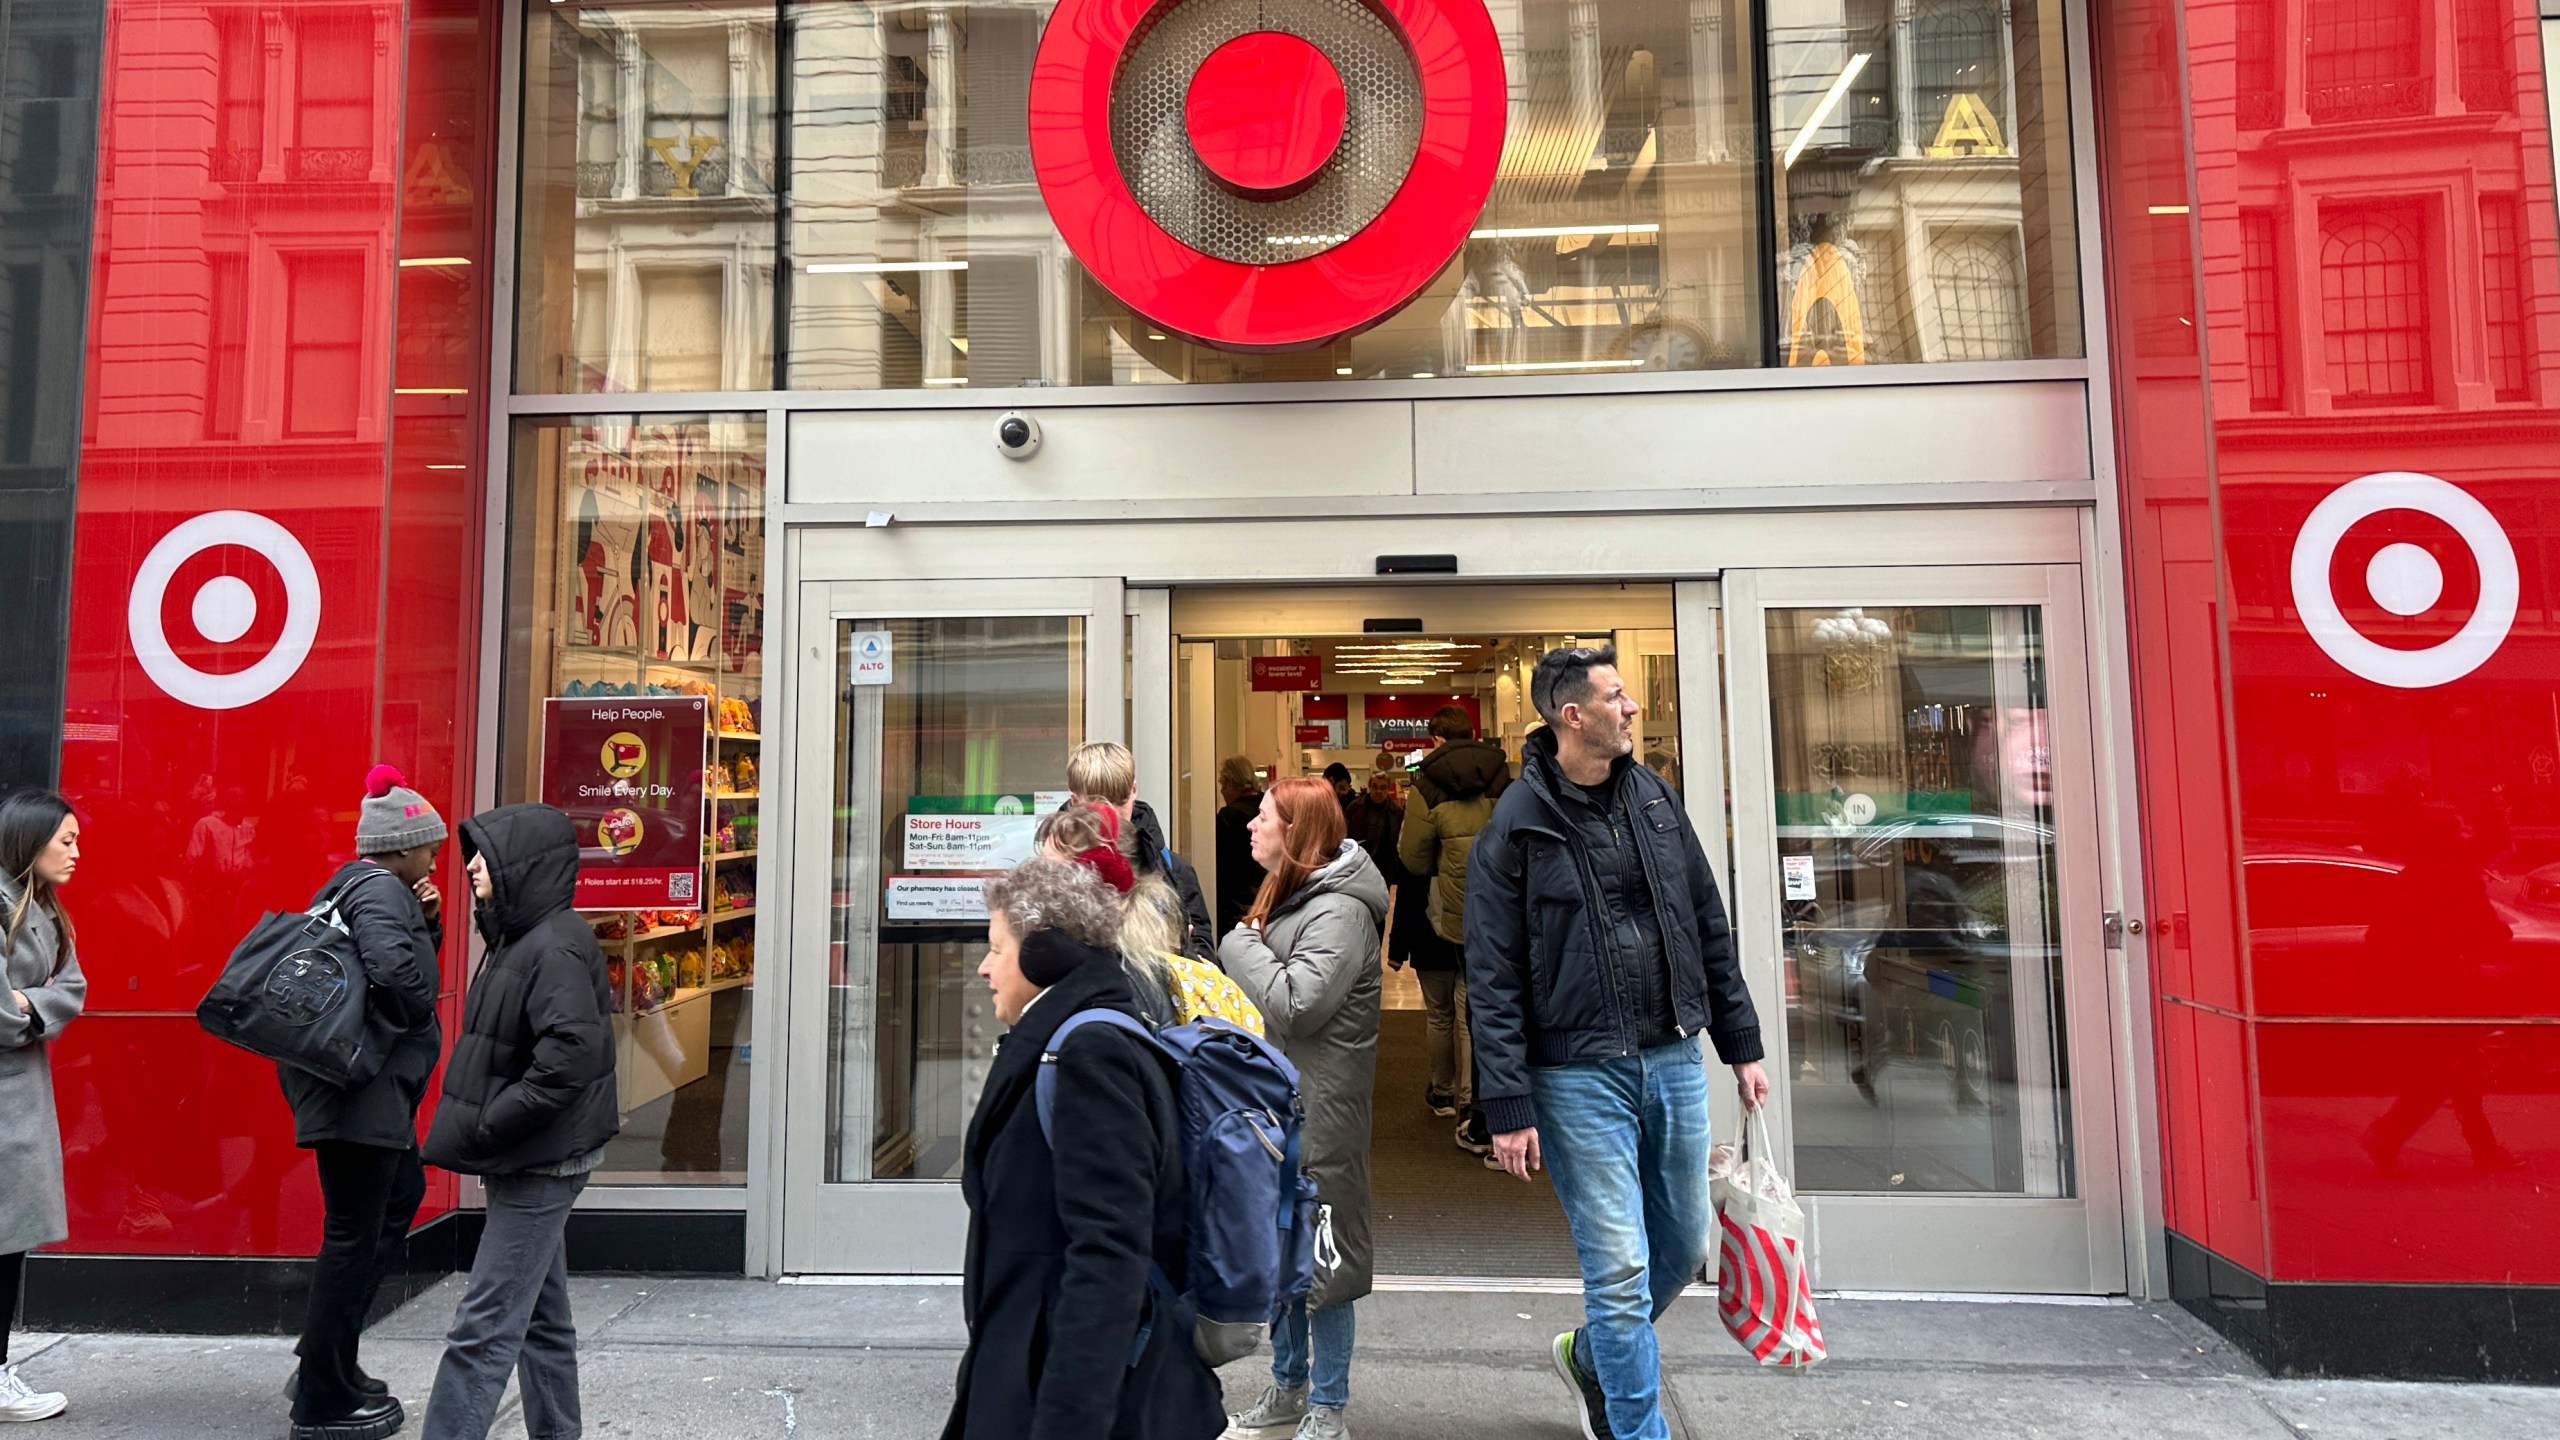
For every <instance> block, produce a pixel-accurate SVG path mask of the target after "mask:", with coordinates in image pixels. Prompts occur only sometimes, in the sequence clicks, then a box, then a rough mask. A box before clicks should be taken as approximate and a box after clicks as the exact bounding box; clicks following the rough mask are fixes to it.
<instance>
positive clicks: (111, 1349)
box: [17, 1276, 2560, 1440]
mask: <svg viewBox="0 0 2560 1440" xmlns="http://www.w3.org/2000/svg"><path fill="white" fill-rule="evenodd" d="M460 1283H461V1282H460V1281H459V1280H448V1281H446V1282H445V1283H444V1284H443V1285H441V1286H439V1287H438V1288H437V1289H435V1290H432V1291H430V1292H428V1293H427V1294H425V1295H423V1296H421V1297H419V1298H418V1299H417V1300H416V1301H414V1302H413V1303H411V1304H409V1305H408V1306H406V1307H404V1308H403V1309H401V1310H400V1311H399V1312H397V1313H396V1314H394V1315H392V1316H390V1317H389V1318H387V1319H385V1320H384V1321H383V1322H382V1323H381V1324H379V1325H377V1326H375V1327H374V1329H373V1330H372V1331H371V1333H370V1334H369V1335H368V1337H367V1339H366V1342H365V1354H364V1359H365V1364H366V1367H367V1368H368V1369H370V1370H372V1371H373V1373H375V1374H377V1375H379V1376H381V1377H382V1378H383V1379H385V1380H388V1381H390V1382H391V1384H392V1386H393V1388H394V1391H395V1393H397V1394H399V1395H400V1396H402V1397H403V1398H404V1399H406V1400H408V1401H409V1402H410V1403H411V1405H412V1407H413V1408H412V1410H411V1412H410V1413H411V1420H410V1424H409V1427H408V1428H407V1429H406V1430H404V1431H403V1432H402V1433H403V1434H404V1435H414V1434H416V1433H417V1423H418V1411H417V1408H415V1407H418V1406H421V1405H423V1403H424V1401H425V1399H426V1395H427V1389H428V1383H429V1380H430V1378H431V1377H432V1376H433V1374H434V1371H435V1364H436V1357H437V1354H438V1352H439V1349H440V1337H441V1336H442V1334H443V1331H444V1327H445V1324H446V1322H447V1321H448V1320H449V1319H450V1318H451V1315H452V1311H453V1304H454V1300H455V1297H456V1294H457V1291H458V1288H459V1286H460ZM573 1289H574V1291H575V1301H576V1307H577V1316H578V1330H579V1334H580V1336H581V1337H582V1342H583V1343H582V1348H581V1353H580V1361H581V1369H582V1372H583V1374H582V1378H583V1389H584V1392H585V1397H586V1417H587V1434H588V1435H589V1436H594V1437H622V1436H633V1437H653V1440H654V1437H668V1440H695V1437H699V1440H749V1437H754V1440H767V1437H771V1440H856V1437H873V1436H878V1437H891V1440H917V1437H931V1436H936V1435H939V1434H940V1433H941V1429H942V1421H943V1416H944V1413H945V1409H946V1407H947V1406H948V1404H949V1401H950V1394H951V1375H952V1370H953V1367H954V1366H955V1365H956V1363H957V1362H958V1359H959V1351H960V1347H961V1343H962V1338H963V1337H962V1328H961V1324H960V1306H959V1291H958V1289H957V1288H956V1287H954V1286H950V1285H921V1286H920V1285H825V1284H811V1285H776V1284H771V1283H767V1282H764V1281H754V1280H695V1279H661V1278H652V1277H645V1276H596V1277H580V1278H578V1279H577V1280H576V1281H574V1282H573ZM1822 1314H1823V1331H1824V1334H1825V1336H1826V1338H1827V1339H1828V1340H1829V1342H1830V1345H1831V1354H1832V1359H1831V1361H1830V1363H1829V1364H1827V1365H1825V1366H1823V1367H1822V1368H1821V1369H1819V1370H1817V1371H1814V1372H1812V1373H1811V1374H1806V1375H1790V1374H1772V1373H1767V1372H1763V1371H1761V1370H1760V1369H1758V1368H1757V1367H1755V1366H1753V1365H1752V1364H1750V1363H1749V1361H1748V1360H1747V1359H1746V1358H1745V1357H1744V1356H1743V1354H1742V1352H1741V1350H1740V1349H1739V1347H1737V1346H1736V1345H1735V1344H1734V1343H1733V1342H1732V1341H1731V1340H1730V1339H1728V1338H1726V1336H1725V1334H1724V1332H1723V1330H1722V1329H1721V1328H1720V1327H1719V1326H1718V1325H1717V1323H1716V1317H1715V1312H1714V1306H1713V1304H1712V1302H1711V1301H1709V1300H1707V1299H1703V1298H1692V1299H1689V1300H1686V1301H1684V1302H1682V1303H1681V1304H1680V1305H1679V1306H1678V1307H1677V1308H1675V1309H1674V1310H1673V1311H1672V1312H1671V1314H1670V1315H1669V1316H1668V1317H1667V1318H1666V1319H1665V1321H1664V1325H1663V1332H1664V1344H1663V1352H1664V1364H1665V1369H1666V1371H1667V1372H1668V1374H1669V1381H1668V1384H1667V1385H1666V1387H1665V1388H1666V1390H1667V1392H1668V1394H1669V1396H1670V1401H1671V1410H1670V1417H1671V1433H1672V1435H1673V1436H1674V1437H1696V1440H1707V1437H1716V1440H1726V1437H1731V1440H1796V1437H1822V1440H1865V1437H1891V1440H1939V1437H1945V1440H1959V1437H1961V1440H2006V1437H2079V1436H2091V1437H2118V1436H2122V1437H2138V1440H2304V1437H2310V1440H2435V1437H2443V1440H2457V1437H2458V1440H2526V1437H2547V1436H2560V1389H2535V1388H2524V1387H2513V1386H2491V1385H2443V1384H2383V1383H2374V1382H2357V1381H2335V1380H2330V1381H2322V1380H2271V1379H2268V1378H2266V1376H2265V1375H2263V1374H2262V1373H2261V1372H2260V1371H2259V1370H2258V1369H2257V1368H2256V1367H2255V1366H2253V1365H2252V1364H2251V1363H2250V1362H2249V1361H2248V1360H2247V1359H2246V1358H2245V1357H2244V1356H2242V1355H2241V1354H2239V1353H2238V1352H2237V1351H2235V1350H2233V1349H2232V1348H2231V1347H2230V1346H2228V1345H2226V1344H2224V1343H2223V1342H2222V1340H2221V1339H2220V1338H2218V1337H2217V1336H2215V1335H2214V1334H2213V1332H2212V1331H2210V1330H2208V1329H2207V1328H2206V1327H2205V1326H2203V1325H2202V1324H2200V1323H2198V1322H2197V1321H2196V1320H2195V1319H2193V1318H2192V1317H2190V1316H2188V1315H2187V1314H2186V1313H2185V1312H2183V1311H2181V1310H2178V1309H2177V1308H2176V1307H2174V1306H2161V1305H2128V1304H2121V1303H2112V1304H2047V1303H2007V1304H2004V1303H1991V1302H1981V1301H1937V1300H1883V1299H1833V1300H1831V1301H1828V1302H1827V1303H1826V1304H1825V1305H1824V1307H1823V1311H1822ZM1581 1315H1582V1304H1581V1298H1580V1296H1579V1295H1578V1294H1575V1293H1571V1292H1567V1291H1563V1290H1544V1291H1468V1292H1448V1291H1430V1292H1422V1291H1390V1292H1384V1293H1381V1294H1379V1295H1377V1296H1374V1297H1372V1298H1371V1299H1368V1300H1364V1301H1362V1302H1361V1304H1360V1347H1359V1352H1358V1358H1357V1359H1356V1361H1355V1362H1354V1364H1353V1367H1352V1378H1351V1384H1352V1404H1351V1412H1350V1419H1351V1425H1352V1431H1353V1433H1354V1435H1356V1436H1358V1437H1359V1440H1461V1437H1464V1440H1510V1437H1520V1440H1571V1437H1573V1436H1576V1435H1578V1434H1579V1431H1578V1429H1577V1428H1576V1425H1575V1422H1574V1419H1573V1403H1572V1399H1571V1397H1570V1396H1569V1395H1568V1394H1567V1393H1566V1391H1565V1388H1564V1386H1563V1384H1562V1382H1560V1381H1559V1380H1557V1378H1556V1376H1555V1373H1554V1372H1553V1371H1552V1370H1551V1369H1550V1368H1549V1366H1548V1360H1547V1343H1548V1341H1549V1339H1550V1337H1552V1336H1553V1335H1554V1334H1555V1332H1557V1331H1558V1330H1561V1329H1565V1328H1568V1327H1570V1326H1572V1325H1574V1324H1575V1323H1577V1322H1578V1321H1579V1320H1580V1319H1581ZM30 1338H32V1337H30ZM36 1345H41V1346H42V1349H41V1350H38V1349H37V1348H36ZM17 1349H18V1354H19V1356H20V1358H21V1360H22V1361H23V1364H24V1372H23V1373H24V1374H25V1376H26V1378H27V1380H28V1381H29V1382H30V1383H31V1384H33V1385H35V1386H36V1387H37V1388H38V1389H58V1390H62V1391H65V1392H67V1393H68V1394H69V1395H70V1396H71V1402H72V1403H71V1409H70V1411H69V1413H67V1414H65V1415H63V1416H62V1417H60V1418H58V1419H54V1420H49V1421H45V1422H43V1423H42V1424H41V1425H36V1426H30V1427H28V1429H27V1431H26V1432H25V1433H26V1436H27V1440H90V1437H115V1440H162V1437H167V1440H179V1437H188V1440H194V1437H205V1440H228V1437H257V1440H277V1437H281V1436H282V1435H283V1434H284V1433H285V1406H284V1402H283V1400H282V1399H281V1398H280V1397H279V1394H278V1390H279V1387H280V1386H281V1385H282V1384H283V1383H284V1379H285V1376H286V1375H287V1374H288V1373H289V1372H290V1371H291V1369H292V1368H293V1363H294V1361H293V1353H292V1341H291V1340H290V1339H280V1338H270V1337H257V1338H240V1337H230V1336H224V1337H211V1338H188V1337H176V1336H143V1335H71V1336H64V1337H61V1338H58V1339H54V1340H51V1341H50V1342H46V1341H43V1340H41V1339H37V1340H36V1344H35V1345H21V1346H19V1347H17ZM1224 1373H1225V1376H1226V1380H1227V1393H1228V1395H1229V1397H1230V1399H1231V1400H1233V1401H1234V1402H1235V1403H1236V1404H1237V1405H1238V1406H1241V1405H1242V1404H1243V1403H1245V1402H1247V1401H1249V1400H1250V1399H1251V1397H1252V1396H1253V1395H1254V1394H1256V1393H1258V1392H1259V1389H1260V1387H1261V1385H1262V1383H1263V1381H1264V1376H1265V1372H1264V1370H1263V1369H1262V1367H1261V1366H1259V1365H1257V1364H1255V1363H1254V1362H1252V1361H1240V1362H1238V1363H1237V1364H1235V1365H1232V1366H1230V1367H1228V1369H1227V1370H1226V1371H1225V1372H1224ZM495 1433H496V1434H497V1435H498V1436H500V1437H503V1440H521V1437H523V1436H524V1433H525V1432H524V1424H523V1421H522V1418H521V1417H520V1415H519V1413H518V1411H517V1407H516V1400H515V1398H514V1396H513V1394H512V1393H510V1395H509V1397H508V1400H507V1403H506V1408H505V1409H504V1410H502V1411H501V1412H500V1416H499V1423H498V1428H497V1430H496V1432H495Z"/></svg>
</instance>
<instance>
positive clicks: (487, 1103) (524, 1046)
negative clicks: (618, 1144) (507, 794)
mask: <svg viewBox="0 0 2560 1440" xmlns="http://www.w3.org/2000/svg"><path fill="white" fill-rule="evenodd" d="M462 853H463V856H464V858H465V859H468V858H469V857H471V856H472V855H475V854H477V855H486V856H487V857H488V859H489V879H490V884H491V892H490V895H489V898H488V899H487V900H484V901H481V902H480V903H479V905H478V906H477V907H475V910H474V915H475V917H476V919H477V920H478V923H479V926H480V936H481V938H482V939H484V940H486V941H488V942H489V953H488V955H487V956H486V957H485V958H483V959H482V960H481V962H480V973H479V974H477V975H475V976H473V977H472V981H471V990H470V992H469V993H468V994H466V995H465V996H464V997H463V1001H462V1037H461V1038H460V1039H458V1040H456V1041H455V1042H454V1044H453V1058H452V1060H450V1061H449V1062H447V1063H446V1065H445V1067H444V1097H443V1099H441V1100H440V1101H438V1102H437V1104H436V1118H435V1120H434V1121H433V1122H432V1123H431V1124H429V1126H428V1127H427V1146H426V1158H427V1163H429V1164H431V1165H440V1166H443V1167H444V1168H445V1169H447V1170H454V1171H459V1172H460V1173H462V1174H465V1175H515V1174H522V1173H524V1172H525V1171H528V1170H531V1169H533V1168H535V1167H536V1166H545V1165H558V1164H560V1163H562V1162H564V1161H567V1160H571V1159H574V1158H576V1157H578V1156H581V1155H585V1154H588V1153H590V1152H592V1151H594V1150H596V1149H598V1148H600V1147H601V1146H602V1145H603V1144H604V1143H605V1142H606V1141H608V1140H610V1139H612V1138H613V1137H614V1136H615V1135H617V1134H619V1133H620V1132H621V1130H622V1114H621V1111H620V1109H619V1108H618V1096H617V1094H616V1091H615V1085H614V1062H613V1021H612V1018H611V1017H612V1010H611V997H610V995H609V993H608V992H607V990H606V988H605V978H604V950H603V947H601V946H599V945H597V944H596V932H595V930H594V929H593V928H592V927H590V926H589V925H588V924H587V922H586V921H585V920H584V919H582V918H580V917H579V915H578V913H577V912H576V911H574V910H571V909H570V908H569V901H570V897H571V896H572V895H573V894H574V893H575V891H576V889H577V880H578V832H577V829H576V827H574V826H572V825H571V824H570V823H569V817H568V816H566V815H563V814H561V813H560V812H559V811H557V810H554V809H552V808H551V807H550V806H548V805H501V806H499V807H498V808H497V809H495V810H492V811H489V812H488V813H487V814H484V815H475V816H473V817H472V818H470V819H468V820H465V821H463V822H462Z"/></svg>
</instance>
